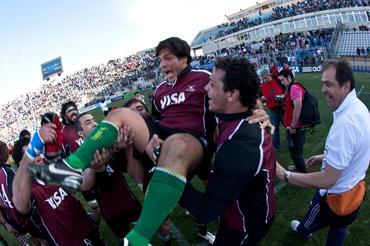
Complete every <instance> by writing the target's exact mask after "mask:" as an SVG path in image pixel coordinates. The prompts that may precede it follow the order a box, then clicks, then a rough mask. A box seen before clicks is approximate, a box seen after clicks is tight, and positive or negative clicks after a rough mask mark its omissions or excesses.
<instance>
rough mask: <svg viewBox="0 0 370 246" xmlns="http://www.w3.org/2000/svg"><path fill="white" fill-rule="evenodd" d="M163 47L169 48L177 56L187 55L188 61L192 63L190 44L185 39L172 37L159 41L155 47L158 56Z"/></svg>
mask: <svg viewBox="0 0 370 246" xmlns="http://www.w3.org/2000/svg"><path fill="white" fill-rule="evenodd" d="M163 49H169V50H170V51H171V52H172V53H173V54H174V55H175V56H176V57H177V58H179V59H180V58H183V57H186V58H187V60H186V62H187V63H188V64H190V62H191V55H190V46H189V44H188V43H187V42H186V41H185V40H182V39H180V38H178V37H171V38H167V39H165V40H162V41H161V42H159V44H158V45H157V47H156V49H155V54H156V56H159V53H160V52H161V51H162V50H163Z"/></svg>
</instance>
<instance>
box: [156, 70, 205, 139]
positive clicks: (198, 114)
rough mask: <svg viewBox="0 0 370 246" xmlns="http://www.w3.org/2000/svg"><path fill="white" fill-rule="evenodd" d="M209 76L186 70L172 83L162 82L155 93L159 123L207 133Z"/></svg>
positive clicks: (202, 72) (193, 131)
mask: <svg viewBox="0 0 370 246" xmlns="http://www.w3.org/2000/svg"><path fill="white" fill-rule="evenodd" d="M209 77H210V73H209V72H208V71H205V70H194V69H192V68H191V67H190V66H188V67H187V68H185V69H184V71H182V72H181V74H180V75H179V76H178V77H177V80H176V81H175V82H173V83H170V82H167V81H166V82H163V83H161V84H159V85H158V87H157V89H156V91H155V93H154V106H155V109H156V110H157V111H158V112H159V113H160V124H161V125H163V126H166V127H169V128H174V129H182V130H185V131H189V132H192V133H197V134H205V114H206V95H207V93H206V91H205V89H204V87H205V86H206V85H207V83H208V82H209Z"/></svg>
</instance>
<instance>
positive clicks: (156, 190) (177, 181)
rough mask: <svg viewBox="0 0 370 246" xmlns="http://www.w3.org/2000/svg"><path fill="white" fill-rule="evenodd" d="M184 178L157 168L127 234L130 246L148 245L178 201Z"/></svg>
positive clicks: (183, 185)
mask: <svg viewBox="0 0 370 246" xmlns="http://www.w3.org/2000/svg"><path fill="white" fill-rule="evenodd" d="M185 184H186V178H185V177H184V176H182V175H180V174H177V173H175V172H173V171H171V170H169V169H166V168H162V167H157V168H156V170H155V172H154V174H153V177H152V179H151V181H150V183H149V187H148V189H147V191H146V193H145V198H144V204H143V210H142V212H141V215H140V218H139V221H138V223H137V224H136V225H135V227H134V228H133V229H132V230H131V231H130V233H129V234H127V236H126V238H127V239H128V240H129V242H130V245H134V246H141V245H148V243H149V241H150V239H151V238H152V237H153V235H154V234H155V233H156V232H157V230H158V228H159V227H160V225H161V224H162V223H163V221H164V220H165V219H166V218H167V216H168V214H170V213H171V211H172V210H173V208H174V207H175V206H176V204H177V202H178V201H179V199H180V197H181V194H182V192H183V191H184V187H185Z"/></svg>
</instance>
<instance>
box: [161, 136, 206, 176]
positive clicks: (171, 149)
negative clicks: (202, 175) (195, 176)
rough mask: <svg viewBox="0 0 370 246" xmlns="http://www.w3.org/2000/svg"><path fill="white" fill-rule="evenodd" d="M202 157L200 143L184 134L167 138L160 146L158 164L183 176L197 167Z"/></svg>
mask: <svg viewBox="0 0 370 246" xmlns="http://www.w3.org/2000/svg"><path fill="white" fill-rule="evenodd" d="M202 157H203V148H202V145H201V144H200V142H199V141H198V140H197V139H196V138H195V137H194V136H192V135H190V134H186V133H180V134H174V135H171V136H169V137H168V138H167V139H166V140H165V142H164V143H163V145H162V150H161V155H160V157H159V162H158V164H159V165H160V166H162V167H166V168H169V169H172V170H175V171H178V172H180V173H182V174H184V175H187V173H188V171H189V170H191V169H194V168H195V167H197V166H198V165H199V163H200V162H201V160H202Z"/></svg>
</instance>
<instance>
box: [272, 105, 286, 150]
mask: <svg viewBox="0 0 370 246" xmlns="http://www.w3.org/2000/svg"><path fill="white" fill-rule="evenodd" d="M269 116H270V121H271V124H272V125H273V126H274V127H275V133H274V135H273V136H272V144H273V146H274V149H275V150H278V149H280V133H279V126H280V122H282V121H283V118H284V111H283V109H281V108H273V109H270V110H269Z"/></svg>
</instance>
